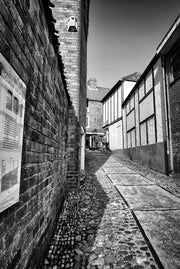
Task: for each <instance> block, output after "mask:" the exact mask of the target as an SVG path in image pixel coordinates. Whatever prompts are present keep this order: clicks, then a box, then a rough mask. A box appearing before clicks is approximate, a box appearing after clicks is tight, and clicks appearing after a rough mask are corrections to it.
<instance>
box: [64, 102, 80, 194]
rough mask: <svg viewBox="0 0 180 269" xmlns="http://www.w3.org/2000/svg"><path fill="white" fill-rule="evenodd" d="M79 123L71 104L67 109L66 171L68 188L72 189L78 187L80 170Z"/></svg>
mask: <svg viewBox="0 0 180 269" xmlns="http://www.w3.org/2000/svg"><path fill="white" fill-rule="evenodd" d="M79 129H80V124H79V122H78V120H77V117H76V115H75V113H74V108H73V106H71V107H70V109H69V115H68V157H69V161H68V172H67V180H68V187H69V189H74V188H76V187H78V182H79V172H80V163H79V157H80V156H79V143H77V141H80V132H79Z"/></svg>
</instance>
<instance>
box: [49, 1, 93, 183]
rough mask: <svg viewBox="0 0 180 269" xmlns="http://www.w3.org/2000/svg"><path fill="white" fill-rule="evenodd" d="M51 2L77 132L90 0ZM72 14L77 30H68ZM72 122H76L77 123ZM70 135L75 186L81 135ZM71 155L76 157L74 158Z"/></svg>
mask: <svg viewBox="0 0 180 269" xmlns="http://www.w3.org/2000/svg"><path fill="white" fill-rule="evenodd" d="M52 3H53V4H54V7H52V13H53V17H54V18H55V20H56V23H55V28H56V31H57V36H58V40H59V43H60V45H59V53H60V54H61V55H62V60H63V63H64V68H65V77H66V83H67V88H68V92H69V95H70V98H71V101H72V105H73V108H74V111H75V115H76V120H75V119H74V118H73V119H71V120H72V121H73V125H74V127H73V128H74V130H76V132H78V133H79V134H80V133H81V126H82V127H83V128H84V130H85V125H86V73H87V34H88V32H87V31H88V12H89V0H83V1H82V0H66V1H64V0H52ZM71 16H73V17H74V18H75V19H77V31H76V32H69V31H68V19H69V18H70V17H71ZM70 117H71V113H70ZM71 120H70V121H71ZM75 122H76V124H77V125H76V126H75ZM71 128H72V127H71ZM73 132H74V131H73ZM69 136H70V141H71V142H70V149H69V165H68V179H69V183H70V180H71V184H70V185H71V186H74V185H75V182H76V183H78V180H77V178H78V175H79V166H80V163H77V160H78V162H80V158H81V156H80V147H81V136H80V135H78V136H74V135H73V134H72V131H69ZM73 137H74V138H73ZM74 158H76V160H75V159H74ZM73 164H74V167H73ZM69 169H70V170H69ZM72 171H73V172H72ZM73 175H74V177H73Z"/></svg>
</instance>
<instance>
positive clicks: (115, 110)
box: [102, 72, 140, 150]
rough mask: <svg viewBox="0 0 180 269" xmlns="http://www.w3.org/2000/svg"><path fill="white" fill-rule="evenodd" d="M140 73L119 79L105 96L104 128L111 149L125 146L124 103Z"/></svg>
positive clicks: (103, 102)
mask: <svg viewBox="0 0 180 269" xmlns="http://www.w3.org/2000/svg"><path fill="white" fill-rule="evenodd" d="M139 77H140V74H139V73H137V72H135V73H133V74H130V75H128V76H126V77H123V78H122V79H121V80H119V81H118V82H117V83H116V84H115V85H114V86H113V88H112V89H111V90H110V91H109V92H108V93H107V94H106V95H105V96H104V97H103V99H102V104H103V130H104V131H105V133H106V137H107V142H108V144H109V149H110V150H116V149H122V148H123V133H122V132H123V128H122V126H123V125H122V103H123V101H124V100H125V98H126V97H127V96H128V94H129V93H130V91H131V90H132V88H133V86H134V85H135V83H136V81H137V80H138V78H139Z"/></svg>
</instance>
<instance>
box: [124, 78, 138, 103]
mask: <svg viewBox="0 0 180 269" xmlns="http://www.w3.org/2000/svg"><path fill="white" fill-rule="evenodd" d="M123 84H124V85H123V88H124V100H125V99H126V97H127V96H128V94H129V93H130V91H131V90H132V88H133V87H134V85H135V84H136V82H133V81H124V82H123ZM124 100H123V101H124Z"/></svg>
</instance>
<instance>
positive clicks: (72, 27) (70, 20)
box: [68, 16, 77, 32]
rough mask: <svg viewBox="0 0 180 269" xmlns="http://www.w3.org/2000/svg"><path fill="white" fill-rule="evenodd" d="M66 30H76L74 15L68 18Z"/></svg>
mask: <svg viewBox="0 0 180 269" xmlns="http://www.w3.org/2000/svg"><path fill="white" fill-rule="evenodd" d="M68 32H77V19H76V18H75V17H74V16H71V17H69V18H68Z"/></svg>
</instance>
